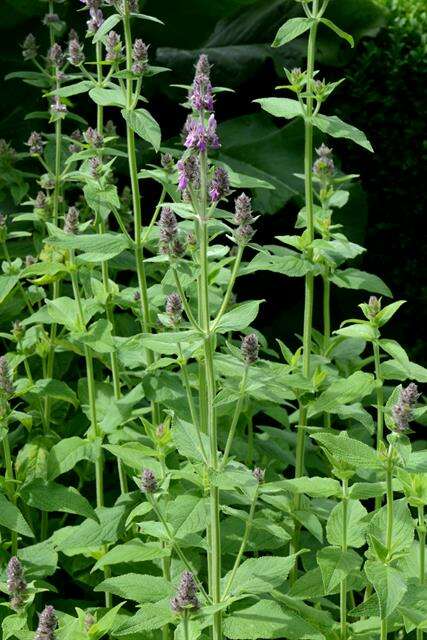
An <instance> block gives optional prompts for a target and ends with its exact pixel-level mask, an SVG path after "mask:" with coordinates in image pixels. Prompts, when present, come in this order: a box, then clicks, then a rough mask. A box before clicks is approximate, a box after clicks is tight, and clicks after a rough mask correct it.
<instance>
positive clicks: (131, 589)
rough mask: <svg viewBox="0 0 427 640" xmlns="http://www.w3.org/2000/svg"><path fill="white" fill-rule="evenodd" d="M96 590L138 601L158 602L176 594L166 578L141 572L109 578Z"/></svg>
mask: <svg viewBox="0 0 427 640" xmlns="http://www.w3.org/2000/svg"><path fill="white" fill-rule="evenodd" d="M95 591H105V592H106V593H112V594H114V595H116V596H119V597H120V598H124V599H125V600H135V601H136V602H157V601H158V600H162V599H163V598H170V597H172V596H173V595H174V588H173V586H172V585H171V584H170V583H169V582H167V581H166V580H165V579H164V578H158V577H155V576H151V575H144V574H142V575H141V574H139V573H126V574H125V575H122V576H116V577H115V578H108V579H107V580H104V581H103V582H101V583H100V584H99V585H97V586H96V587H95Z"/></svg>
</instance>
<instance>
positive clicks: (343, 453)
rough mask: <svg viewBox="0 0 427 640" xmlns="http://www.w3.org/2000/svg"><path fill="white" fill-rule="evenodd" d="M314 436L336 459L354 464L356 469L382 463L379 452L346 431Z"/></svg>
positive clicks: (315, 434)
mask: <svg viewBox="0 0 427 640" xmlns="http://www.w3.org/2000/svg"><path fill="white" fill-rule="evenodd" d="M312 437H313V438H315V440H317V442H319V444H320V445H321V446H322V447H324V448H325V449H326V451H327V452H328V453H329V455H331V456H333V457H334V458H335V459H336V460H339V461H341V462H344V463H346V464H348V465H351V466H354V467H355V468H356V469H357V468H359V467H362V468H371V467H372V468H375V467H378V466H379V465H380V463H379V457H378V454H377V452H376V451H375V450H374V449H372V447H370V446H369V445H367V444H365V443H364V442H360V441H359V440H355V439H354V438H349V437H348V436H347V435H346V434H345V433H343V434H342V435H334V434H332V433H314V434H312Z"/></svg>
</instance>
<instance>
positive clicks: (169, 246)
mask: <svg viewBox="0 0 427 640" xmlns="http://www.w3.org/2000/svg"><path fill="white" fill-rule="evenodd" d="M158 227H159V229H160V253H162V254H164V255H170V256H174V257H176V258H179V257H181V256H183V255H184V253H185V247H184V245H183V244H182V242H181V241H180V239H179V232H178V223H177V220H176V216H175V214H174V213H173V211H172V209H170V208H169V207H163V209H162V212H161V214H160V219H159V222H158Z"/></svg>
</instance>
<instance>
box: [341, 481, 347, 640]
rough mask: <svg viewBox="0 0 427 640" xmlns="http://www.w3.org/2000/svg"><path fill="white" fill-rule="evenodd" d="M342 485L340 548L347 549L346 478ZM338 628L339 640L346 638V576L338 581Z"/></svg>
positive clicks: (344, 550) (345, 639)
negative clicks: (339, 632)
mask: <svg viewBox="0 0 427 640" xmlns="http://www.w3.org/2000/svg"><path fill="white" fill-rule="evenodd" d="M341 487H342V541H341V549H342V551H343V552H344V553H345V552H346V551H347V514H348V480H347V479H346V478H345V479H343V480H342V483H341ZM340 629H341V640H347V578H344V580H342V581H341V583H340Z"/></svg>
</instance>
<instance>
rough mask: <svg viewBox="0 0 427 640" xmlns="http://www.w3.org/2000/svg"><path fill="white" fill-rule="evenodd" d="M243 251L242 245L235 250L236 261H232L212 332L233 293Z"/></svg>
mask: <svg viewBox="0 0 427 640" xmlns="http://www.w3.org/2000/svg"><path fill="white" fill-rule="evenodd" d="M243 250H244V247H243V246H242V245H239V248H238V250H237V255H236V259H235V260H234V264H233V270H232V272H231V276H230V280H229V282H228V286H227V291H226V292H225V296H224V300H223V302H222V305H221V308H220V310H219V311H218V314H217V317H216V318H215V320H214V322H213V324H212V331H215V329H216V328H217V326H218V324H219V321H220V320H221V318H222V316H223V315H224V313H225V312H226V311H227V309H228V305H229V304H230V299H231V294H232V293H233V287H234V283H235V282H236V278H237V274H238V272H239V267H240V263H241V261H242V256H243Z"/></svg>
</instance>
